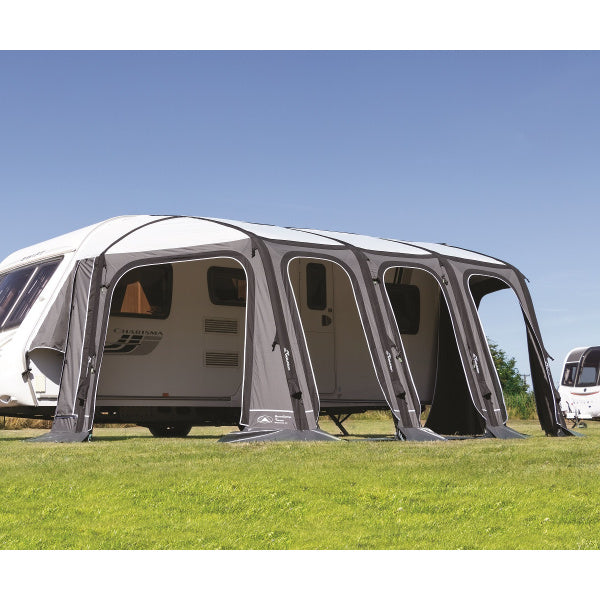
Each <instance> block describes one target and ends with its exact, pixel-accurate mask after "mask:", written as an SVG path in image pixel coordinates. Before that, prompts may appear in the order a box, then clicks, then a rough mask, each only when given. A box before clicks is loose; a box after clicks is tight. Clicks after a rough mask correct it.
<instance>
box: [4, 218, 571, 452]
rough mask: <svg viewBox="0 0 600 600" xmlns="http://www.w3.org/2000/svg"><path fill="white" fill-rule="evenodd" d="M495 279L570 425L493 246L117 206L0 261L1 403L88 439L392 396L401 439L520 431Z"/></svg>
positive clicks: (557, 425) (257, 431)
mask: <svg viewBox="0 0 600 600" xmlns="http://www.w3.org/2000/svg"><path fill="white" fill-rule="evenodd" d="M506 288H511V289H512V290H513V291H514V292H515V293H516V294H517V297H518V299H519V302H520V304H521V307H522V309H523V315H524V318H525V327H526V330H527V335H528V343H529V346H530V354H531V356H530V358H531V361H532V365H533V366H532V369H535V377H534V384H535V386H534V387H535V393H536V402H537V406H538V415H539V417H540V423H541V424H542V427H543V429H544V430H545V431H546V432H547V433H548V434H549V435H568V430H566V433H565V426H564V420H563V419H562V415H561V414H560V412H559V411H558V408H557V404H556V398H557V394H556V389H555V388H554V386H553V384H552V381H551V378H550V371H549V368H548V364H547V352H546V350H545V348H544V347H543V344H542V341H541V336H540V333H539V328H538V325H537V320H536V319H535V314H534V311H533V305H532V303H531V299H530V297H529V294H528V291H527V288H526V284H525V280H524V277H523V275H522V274H521V273H519V272H518V271H517V270H516V269H515V268H514V267H512V266H511V265H509V264H507V263H503V262H501V261H498V260H496V259H493V258H491V257H488V256H485V255H481V254H477V253H473V252H469V251H466V250H462V249H459V248H453V247H449V246H445V245H439V244H428V243H409V242H399V241H395V240H383V239H378V238H371V237H367V236H361V235H355V234H345V233H339V232H327V231H318V230H308V229H306V230H300V229H291V228H282V227H276V226H270V225H258V224H252V223H242V222H239V221H231V220H226V219H209V218H203V217H185V216H157V215H135V216H124V217H115V218H113V219H109V220H108V221H104V222H102V223H98V224H96V225H92V226H90V227H86V228H84V229H80V230H78V231H75V232H72V233H70V234H67V235H64V236H61V237H58V238H54V239H52V240H48V241H46V242H42V243H40V244H37V245H35V246H31V247H29V248H26V249H23V250H19V251H17V252H14V253H13V254H11V255H10V256H9V257H8V258H6V259H5V260H4V261H2V263H0V415H12V416H19V417H30V418H32V417H33V418H47V419H50V418H53V419H54V424H53V431H52V435H51V436H50V437H49V438H48V440H49V441H84V440H86V439H89V437H90V435H91V431H92V427H93V423H94V421H96V422H121V423H138V424H141V425H144V426H147V427H149V428H150V430H151V431H152V433H153V434H154V435H159V436H162V435H186V434H187V433H188V432H189V430H190V428H191V426H193V425H200V424H209V423H212V424H228V425H238V426H239V427H240V429H242V428H243V429H244V431H243V432H242V433H244V435H246V434H247V436H250V437H252V436H256V437H257V438H260V439H264V438H265V435H266V434H267V433H269V435H270V434H273V437H272V438H271V439H291V438H290V437H289V436H292V438H293V439H321V438H322V437H323V435H325V434H323V432H321V431H320V430H319V428H318V415H319V413H321V414H322V413H327V414H329V415H330V416H332V418H334V420H336V422H337V423H338V424H339V425H340V426H341V418H343V416H346V415H348V414H351V413H354V412H362V411H365V410H369V409H381V410H386V409H389V410H391V412H392V415H393V417H394V423H395V426H396V434H397V437H398V438H399V439H404V440H406V439H420V440H423V439H429V440H432V439H433V440H436V439H444V438H443V437H442V436H444V435H491V436H494V437H520V434H518V433H517V432H514V431H512V430H510V428H508V427H507V426H506V421H507V414H506V408H505V405H504V399H503V396H502V391H501V388H500V384H499V380H498V376H497V373H496V371H495V368H494V364H493V360H492V358H491V354H490V352H489V348H488V346H487V342H486V340H485V335H484V333H483V329H482V328H481V324H480V322H479V317H478V307H479V302H480V300H481V298H482V297H483V296H485V295H486V294H488V293H493V292H495V291H497V290H500V289H506ZM532 372H533V371H532ZM425 405H431V406H432V408H431V411H430V413H429V416H428V420H427V422H426V423H425V426H423V425H422V424H421V422H420V415H421V408H422V407H423V406H425ZM281 436H283V437H281ZM286 436H287V437H286ZM236 439H246V438H244V437H243V436H242V437H239V438H236Z"/></svg>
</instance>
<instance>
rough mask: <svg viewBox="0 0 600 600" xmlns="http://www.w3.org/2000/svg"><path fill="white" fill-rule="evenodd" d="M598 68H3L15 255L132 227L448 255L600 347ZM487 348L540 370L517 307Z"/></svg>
mask: <svg viewBox="0 0 600 600" xmlns="http://www.w3.org/2000/svg"><path fill="white" fill-rule="evenodd" d="M599 75H600V53H598V52H503V51H501V52H379V51H378V52H362V51H355V52H273V51H268V52H131V53H127V52H124V53H122V52H7V51H5V52H0V77H1V82H2V83H1V85H0V136H1V140H2V142H1V143H0V201H1V205H2V209H3V211H2V217H3V225H4V227H3V235H2V238H1V239H0V254H2V255H6V254H8V253H9V252H11V251H13V250H15V249H18V248H20V247H23V246H26V245H29V244H32V243H36V242H38V241H42V240H44V239H47V238H49V237H52V236H55V235H59V234H61V233H65V232H67V231H70V230H72V229H75V228H78V227H83V226H85V225H88V224H90V223H93V222H96V221H99V220H102V219H105V218H108V217H111V216H115V215H119V214H136V213H159V214H192V215H202V216H220V217H227V218H236V219H242V220H249V221H257V222H266V223H274V224H278V225H292V226H300V227H311V228H319V229H337V230H342V231H351V232H358V233H364V234H369V235H375V236H382V237H393V238H397V239H405V240H420V241H436V242H446V243H449V244H454V245H458V246H461V247H465V248H469V249H472V250H476V251H481V252H484V253H486V254H491V255H493V256H497V257H498V258H501V259H503V260H506V261H508V262H511V263H513V264H514V265H515V266H517V267H518V268H520V269H521V270H522V271H523V272H524V274H525V275H526V276H527V277H528V278H529V279H530V281H531V287H530V290H531V293H532V296H533V300H534V304H535V307H536V310H537V313H538V318H539V320H540V325H541V328H542V334H543V336H544V341H545V343H546V346H547V348H548V351H549V352H550V354H551V355H553V356H554V357H555V359H556V360H555V362H554V363H553V372H554V374H555V376H557V375H558V372H559V371H560V363H562V360H563V358H564V355H565V354H566V352H567V351H568V350H569V349H571V348H572V347H574V346H578V345H588V344H589V345H592V344H600V319H599V314H598V304H599V300H600V280H599V277H598V274H597V272H596V271H595V267H594V265H595V264H596V254H597V253H596V251H595V246H596V240H597V237H598V234H597V226H598V221H599V217H600V209H599V208H598V195H599V194H598V191H599V189H600V170H599V168H598V165H599V164H600V156H599V155H600V152H599V150H600V118H599V117H598V107H599V106H600V76H599ZM482 315H483V322H484V327H485V329H486V332H487V333H488V334H489V335H490V337H492V338H493V339H495V340H497V341H498V342H499V343H500V345H501V346H502V347H504V348H505V349H506V350H507V351H508V352H509V354H511V355H514V356H516V357H517V359H518V362H519V366H520V369H521V371H522V372H523V373H529V367H528V364H527V358H526V348H525V337H524V327H523V324H522V320H520V319H521V318H520V315H519V313H518V310H517V309H516V303H514V302H513V301H512V299H511V298H510V296H509V295H508V292H502V293H499V294H498V298H497V299H494V300H492V298H490V299H489V300H488V301H487V302H486V303H485V304H484V305H483V307H482Z"/></svg>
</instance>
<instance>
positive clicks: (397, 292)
mask: <svg viewBox="0 0 600 600" xmlns="http://www.w3.org/2000/svg"><path fill="white" fill-rule="evenodd" d="M385 288H386V290H387V293H388V297H389V299H390V303H391V305H392V310H393V311H394V316H395V317H396V323H397V325H398V329H399V331H400V333H402V334H409V335H416V334H417V333H419V323H420V321H421V294H420V292H419V288H418V287H417V286H416V285H409V284H407V283H386V284H385Z"/></svg>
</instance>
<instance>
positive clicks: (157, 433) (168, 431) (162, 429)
mask: <svg viewBox="0 0 600 600" xmlns="http://www.w3.org/2000/svg"><path fill="white" fill-rule="evenodd" d="M148 429H149V430H150V433H151V434H152V435H153V436H154V437H160V438H163V437H185V436H186V435H187V434H188V433H189V432H190V431H191V429H192V426H191V425H188V424H187V423H175V424H173V425H165V424H157V425H148Z"/></svg>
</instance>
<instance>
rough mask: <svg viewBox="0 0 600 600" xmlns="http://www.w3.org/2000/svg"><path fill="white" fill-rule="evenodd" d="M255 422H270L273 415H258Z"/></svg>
mask: <svg viewBox="0 0 600 600" xmlns="http://www.w3.org/2000/svg"><path fill="white" fill-rule="evenodd" d="M256 421H257V423H272V422H273V417H269V416H267V415H260V417H258V419H256Z"/></svg>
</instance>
